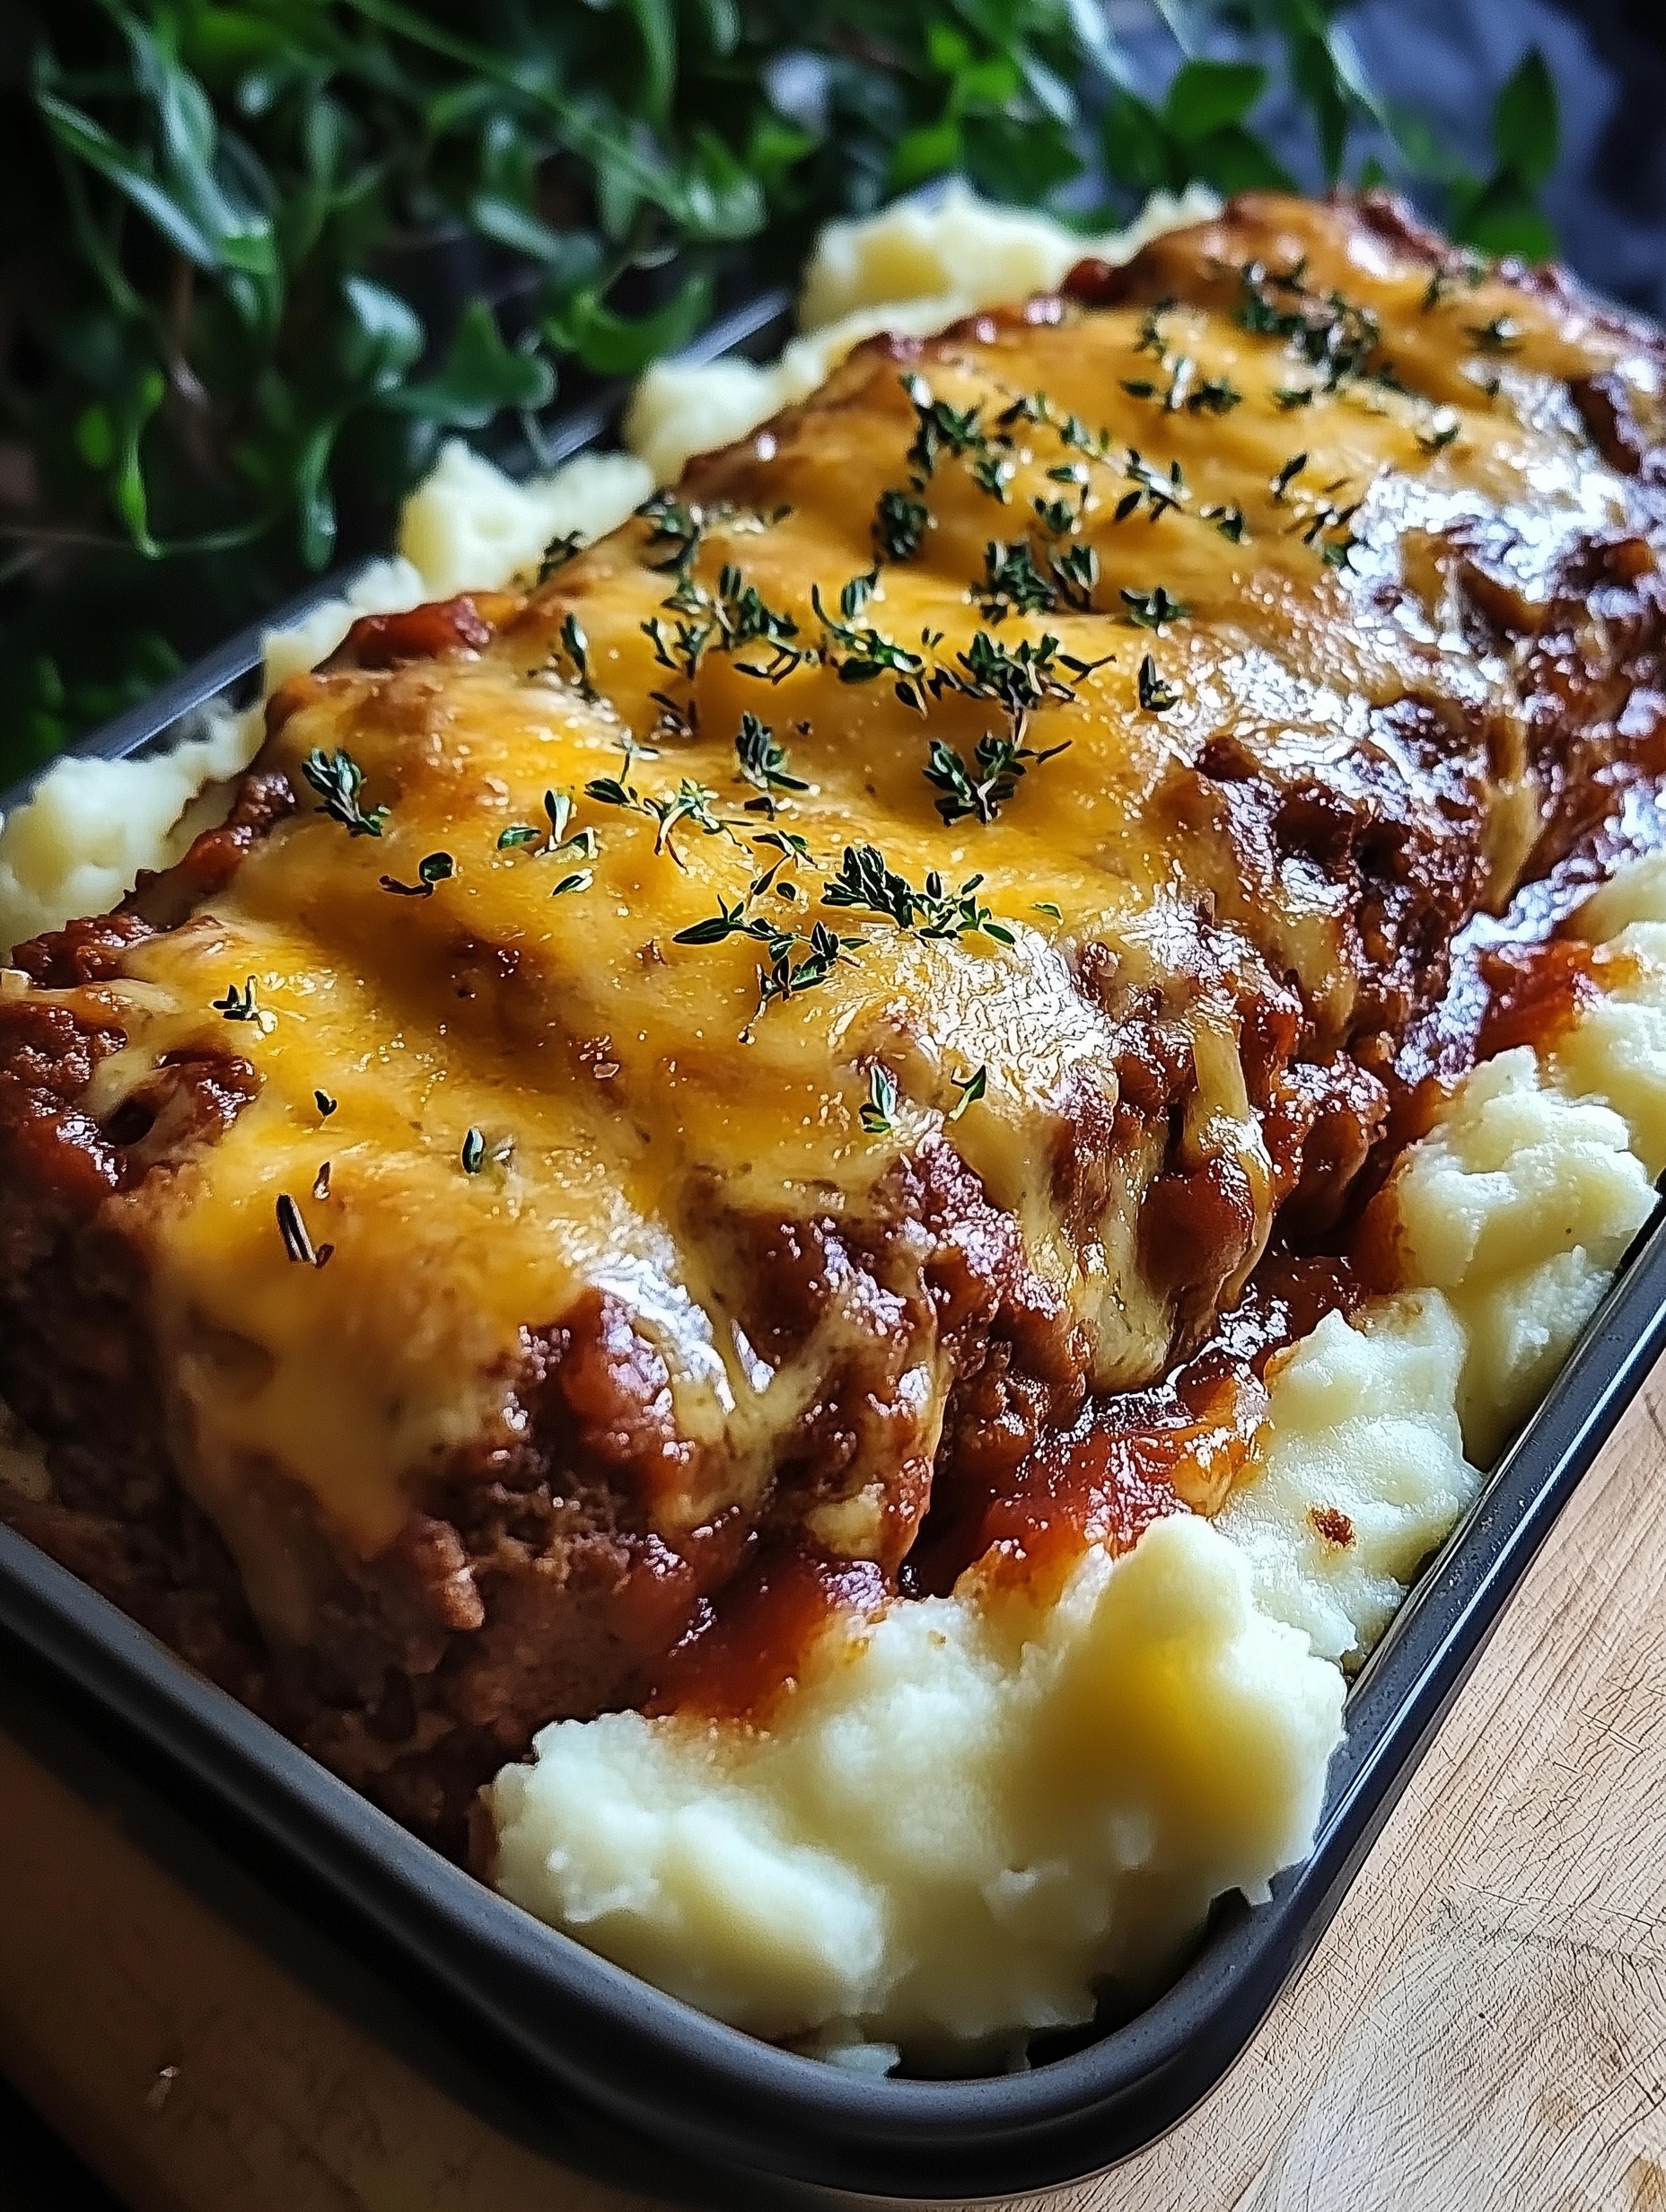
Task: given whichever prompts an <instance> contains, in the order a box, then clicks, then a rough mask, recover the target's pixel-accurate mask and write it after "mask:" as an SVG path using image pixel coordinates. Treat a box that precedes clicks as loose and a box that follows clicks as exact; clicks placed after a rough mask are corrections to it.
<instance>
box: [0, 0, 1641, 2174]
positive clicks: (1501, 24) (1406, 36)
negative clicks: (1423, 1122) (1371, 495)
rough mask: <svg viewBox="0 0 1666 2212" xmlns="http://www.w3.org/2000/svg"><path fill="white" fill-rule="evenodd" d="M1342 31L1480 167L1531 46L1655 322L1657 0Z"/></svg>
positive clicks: (1579, 191)
mask: <svg viewBox="0 0 1666 2212" xmlns="http://www.w3.org/2000/svg"><path fill="white" fill-rule="evenodd" d="M551 4H570V0H551ZM1110 13H1111V14H1112V16H1113V18H1114V19H1115V20H1116V21H1117V22H1118V29H1119V30H1121V31H1123V33H1124V35H1125V37H1126V39H1127V42H1128V44H1129V45H1130V46H1131V47H1133V48H1135V50H1136V53H1137V55H1138V57H1139V59H1140V61H1141V63H1142V64H1143V65H1144V67H1145V68H1146V69H1148V71H1149V75H1150V80H1151V83H1152V85H1153V89H1155V88H1156V87H1158V86H1160V85H1161V84H1162V82H1163V81H1164V80H1165V78H1166V77H1167V75H1168V74H1169V72H1170V70H1171V68H1172V66H1173V48H1172V46H1171V44H1170V43H1169V41H1168V40H1167V39H1166V37H1165V36H1164V35H1163V34H1162V32H1161V31H1160V30H1158V29H1156V28H1153V27H1150V18H1149V12H1148V10H1147V9H1146V7H1145V6H1144V0H1126V4H1125V0H1111V5H1110ZM1347 21H1348V22H1349V25H1350V27H1351V29H1352V31H1353V32H1354V36H1355V40H1356V41H1357V44H1358V46H1359V49H1360V53H1361V56H1362V57H1363V61H1364V64H1365V66H1366V70H1367V73H1368V75H1370V77H1371V78H1372V82H1373V83H1375V84H1376V85H1377V87H1378V88H1379V89H1380V90H1381V92H1383V93H1385V94H1386V95H1387V96H1388V97H1389V98H1390V99H1391V100H1393V101H1397V102H1399V103H1400V104H1402V105H1404V106H1406V107H1407V108H1410V109H1413V110H1416V111H1417V112H1418V113H1419V114H1421V115H1422V116H1424V117H1425V118H1426V119H1427V120H1428V121H1429V122H1430V123H1431V124H1433V125H1434V126H1435V127H1437V128H1439V129H1440V130H1442V132H1443V133H1444V134H1445V135H1446V136H1449V137H1450V139H1451V142H1452V143H1453V144H1454V145H1455V146H1456V147H1458V148H1459V149H1460V151H1462V152H1464V153H1465V154H1468V155H1469V158H1470V159H1471V161H1472V162H1473V163H1474V165H1475V166H1476V167H1477V169H1484V168H1485V167H1486V113H1487V110H1488V106H1489V104H1490V101H1491V96H1492V91H1493V88H1495V86H1497V85H1498V84H1499V83H1502V82H1503V81H1504V78H1505V77H1507V76H1508V75H1509V74H1510V72H1511V71H1512V69H1513V67H1514V66H1515V65H1516V63H1517V62H1518V61H1519V60H1520V59H1521V56H1522V55H1523V54H1524V53H1525V52H1526V51H1527V50H1528V48H1530V47H1534V46H1537V47H1538V48H1539V50H1540V51H1541V52H1542V53H1543V54H1544V56H1545V58H1546V60H1547V61H1548V63H1549V65H1550V69H1551V73H1552V75H1553V76H1554V77H1555V79H1556V88H1557V92H1558V94H1559V96H1560V101H1561V112H1562V154H1561V158H1560V160H1559V162H1557V165H1556V172H1555V174H1554V176H1553V177H1552V179H1551V181H1550V184H1549V186H1548V189H1547V192H1546V195H1545V206H1546V210H1547V213H1548V215H1549V216H1550V218H1551V220H1552V222H1553V223H1554V224H1555V225H1556V232H1557V234H1558V236H1559V238H1560V240H1561V241H1562V250H1563V255H1564V258H1565V259H1566V260H1567V261H1568V262H1569V263H1570V264H1571V265H1572V266H1573V267H1574V268H1575V269H1577V270H1578V271H1579V272H1580V274H1581V275H1582V276H1584V277H1585V278H1586V279H1587V280H1588V281H1589V282H1590V283H1591V284H1592V285H1596V286H1598V287H1599V288H1600V289H1601V290H1602V291H1604V292H1606V293H1608V294H1611V295H1612V296H1613V297H1615V298H1617V299H1621V300H1625V301H1627V302H1628V303H1631V304H1632V305H1634V306H1636V307H1640V308H1643V309H1644V310H1646V311H1647V312H1650V313H1652V314H1653V315H1655V316H1657V317H1659V318H1660V319H1661V320H1666V0H1561V4H1555V0H1366V4H1363V5H1362V6H1359V7H1357V8H1355V9H1354V10H1352V11H1351V12H1350V13H1349V15H1348V18H1347ZM1266 135H1267V136H1268V137H1269V138H1272V139H1275V140H1276V141H1277V143H1278V145H1279V149H1280V151H1281V153H1282V154H1284V157H1285V160H1286V162H1287V163H1288V165H1289V166H1290V167H1291V168H1292V169H1293V170H1294V171H1296V172H1297V173H1298V174H1301V173H1302V171H1303V170H1304V169H1305V168H1306V167H1307V166H1308V162H1307V157H1306V154H1305V147H1306V145H1307V140H1306V136H1305V134H1304V130H1303V127H1302V125H1301V122H1300V120H1299V118H1297V116H1296V114H1295V112H1294V110H1293V109H1292V110H1291V111H1290V113H1289V115H1288V117H1287V118H1283V117H1280V116H1279V115H1277V114H1276V113H1275V114H1274V115H1272V116H1271V117H1269V120H1268V127H1267V134H1266ZM1309 181H1314V182H1316V181H1317V180H1316V179H1309ZM83 2208H84V2212H116V2200H115V2199H113V2198H112V2197H111V2196H110V2194H109V2192H108V2191H106V2190H103V2189H102V2188H101V2187H100V2185H99V2184H98V2183H97V2182H96V2181H93V2180H92V2177H91V2176H90V2175H89V2174H88V2173H86V2172H85V2171H84V2169H83V2168H82V2167H80V2166H79V2165H78V2164H76V2163H75V2161H74V2160H73V2159H72V2158H71V2157H70V2156H69V2155H68V2154H67V2153H66V2151H65V2150H64V2149H63V2147H62V2146H60V2145H59V2144H58V2143H57V2141H56V2139H55V2138H54V2137H52V2135H51V2134H50V2132H49V2131H48V2129H46V2128H44V2127H43V2126H42V2125H41V2123H40V2122H39V2120H36V2118H35V2117H34V2115H33V2114H32V2112H31V2111H30V2110H29V2108H28V2106H27V2105H26V2104H24V2103H23V2102H22V2099H21V2098H19V2097H18V2096H17V2095H16V2094H15V2093H14V2092H13V2091H12V2090H11V2089H10V2088H8V2086H7V2085H5V2083H4V2081H0V2212H83ZM504 2212H513V2208H511V2207H505V2208H504Z"/></svg>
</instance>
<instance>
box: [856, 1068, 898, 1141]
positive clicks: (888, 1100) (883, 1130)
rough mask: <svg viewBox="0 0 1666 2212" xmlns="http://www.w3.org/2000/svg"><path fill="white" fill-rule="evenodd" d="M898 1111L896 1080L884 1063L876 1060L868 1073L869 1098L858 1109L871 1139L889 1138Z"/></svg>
mask: <svg viewBox="0 0 1666 2212" xmlns="http://www.w3.org/2000/svg"><path fill="white" fill-rule="evenodd" d="M896 1111H897V1083H896V1078H895V1077H894V1076H893V1075H891V1073H890V1069H889V1068H887V1067H886V1066H884V1064H883V1062H881V1061H879V1060H875V1062H874V1063H873V1066H872V1067H871V1068H870V1069H869V1071H868V1095H867V1098H866V1099H865V1100H864V1102H863V1104H862V1106H861V1107H860V1108H859V1109H858V1115H859V1118H860V1119H861V1122H862V1126H863V1128H864V1130H865V1131H866V1132H867V1134H868V1135H869V1136H870V1137H889V1136H890V1132H891V1119H892V1117H893V1116H894V1114H895V1113H896Z"/></svg>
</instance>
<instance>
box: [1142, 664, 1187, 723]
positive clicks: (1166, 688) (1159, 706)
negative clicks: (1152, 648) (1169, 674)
mask: <svg viewBox="0 0 1666 2212" xmlns="http://www.w3.org/2000/svg"><path fill="white" fill-rule="evenodd" d="M1139 686H1140V705H1141V706H1142V707H1144V709H1145V712H1146V713H1147V714H1148V715H1162V714H1166V713H1167V712H1168V710H1169V708H1170V707H1178V706H1179V699H1180V695H1179V692H1178V691H1177V690H1176V689H1175V688H1174V686H1173V685H1172V684H1171V683H1167V682H1165V681H1164V680H1163V679H1162V677H1161V676H1160V675H1159V674H1158V673H1157V663H1156V662H1155V661H1154V660H1153V657H1152V655H1151V654H1149V653H1148V654H1146V655H1145V657H1144V660H1143V661H1142V662H1141V663H1140V675H1139Z"/></svg>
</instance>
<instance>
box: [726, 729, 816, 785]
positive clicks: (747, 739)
mask: <svg viewBox="0 0 1666 2212" xmlns="http://www.w3.org/2000/svg"><path fill="white" fill-rule="evenodd" d="M734 750H735V759H736V760H737V762H738V763H739V773H740V776H741V780H742V781H743V782H744V783H749V784H750V785H752V786H753V787H754V788H755V789H756V790H758V791H760V792H761V793H762V794H764V796H765V797H766V798H767V799H773V798H774V796H775V795H776V793H777V792H783V791H788V792H790V791H808V790H809V789H810V786H809V785H808V784H807V783H806V782H805V781H804V779H803V777H802V776H791V775H789V774H788V773H787V766H786V750H785V747H784V746H782V745H779V744H777V743H776V735H775V732H774V731H773V730H772V729H771V728H770V727H769V725H768V724H767V723H765V722H760V721H759V720H758V716H757V715H744V714H743V715H741V734H740V735H739V736H738V737H737V738H736V739H735V741H734Z"/></svg>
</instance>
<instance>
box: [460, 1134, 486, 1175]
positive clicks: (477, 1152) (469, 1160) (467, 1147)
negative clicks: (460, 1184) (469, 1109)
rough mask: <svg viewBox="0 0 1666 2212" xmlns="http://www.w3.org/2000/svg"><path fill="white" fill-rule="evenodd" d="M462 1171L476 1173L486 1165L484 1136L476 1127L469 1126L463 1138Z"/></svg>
mask: <svg viewBox="0 0 1666 2212" xmlns="http://www.w3.org/2000/svg"><path fill="white" fill-rule="evenodd" d="M462 1161H463V1173H464V1174H465V1175H478V1173H479V1172H480V1170H481V1169H482V1168H483V1167H484V1166H485V1165H486V1138H485V1137H484V1136H483V1135H482V1133H481V1132H480V1131H479V1130H478V1129H474V1128H471V1129H470V1130H469V1134H468V1135H467V1136H466V1137H464V1138H463V1152H462Z"/></svg>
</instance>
